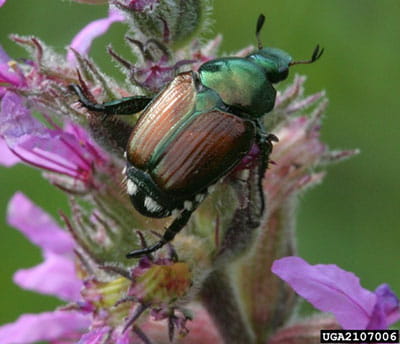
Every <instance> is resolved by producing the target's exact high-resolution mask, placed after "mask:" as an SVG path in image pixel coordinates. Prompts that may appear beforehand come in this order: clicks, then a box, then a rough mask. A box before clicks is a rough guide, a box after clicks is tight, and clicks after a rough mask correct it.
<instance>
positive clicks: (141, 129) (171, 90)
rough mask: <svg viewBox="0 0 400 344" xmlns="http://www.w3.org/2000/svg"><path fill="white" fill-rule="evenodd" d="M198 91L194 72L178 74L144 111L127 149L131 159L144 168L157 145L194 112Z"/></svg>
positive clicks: (137, 165)
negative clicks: (188, 114) (186, 116)
mask: <svg viewBox="0 0 400 344" xmlns="http://www.w3.org/2000/svg"><path fill="white" fill-rule="evenodd" d="M195 96H196V89H195V87H194V81H193V77H192V73H191V72H187V73H181V74H179V75H178V76H177V77H176V78H175V79H174V80H173V81H172V82H171V83H170V84H169V85H168V86H167V88H166V89H165V90H164V91H162V92H161V93H160V94H159V95H158V96H157V97H156V98H155V99H154V101H153V102H152V104H151V105H150V106H149V107H148V108H147V109H146V110H145V112H144V113H143V114H142V115H141V117H140V119H139V121H138V122H137V124H136V126H135V128H134V130H133V132H132V134H131V138H130V140H129V147H128V148H127V152H129V154H128V157H127V158H128V160H129V161H130V162H131V163H132V164H134V165H135V166H136V167H139V168H145V167H146V164H147V163H148V162H149V160H150V158H151V155H152V154H153V152H154V151H155V150H156V149H157V146H158V145H159V144H161V143H162V141H163V139H166V138H167V137H168V136H169V134H170V133H171V131H172V130H173V129H174V126H175V125H176V124H177V123H179V121H180V120H181V119H182V117H183V116H184V115H185V114H187V113H189V112H190V111H191V110H192V107H193V104H194V100H195Z"/></svg>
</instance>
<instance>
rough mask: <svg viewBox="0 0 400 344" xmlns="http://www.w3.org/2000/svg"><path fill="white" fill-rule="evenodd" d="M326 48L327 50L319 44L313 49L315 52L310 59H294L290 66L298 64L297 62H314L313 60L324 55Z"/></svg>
mask: <svg viewBox="0 0 400 344" xmlns="http://www.w3.org/2000/svg"><path fill="white" fill-rule="evenodd" d="M324 50H325V49H324V48H322V49H320V47H319V44H317V46H316V47H315V49H314V51H313V53H312V55H311V58H310V59H309V60H304V61H293V62H290V63H289V66H293V65H296V64H309V63H313V62H315V61H317V60H318V59H319V58H320V57H321V56H322V54H323V53H324Z"/></svg>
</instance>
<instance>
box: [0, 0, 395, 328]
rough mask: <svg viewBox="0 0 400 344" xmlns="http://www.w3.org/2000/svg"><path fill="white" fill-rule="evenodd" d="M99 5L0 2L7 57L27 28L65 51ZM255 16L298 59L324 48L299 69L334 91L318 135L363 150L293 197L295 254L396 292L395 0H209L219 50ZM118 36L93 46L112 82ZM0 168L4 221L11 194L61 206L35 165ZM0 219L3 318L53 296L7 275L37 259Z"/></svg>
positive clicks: (248, 37) (238, 39)
mask: <svg viewBox="0 0 400 344" xmlns="http://www.w3.org/2000/svg"><path fill="white" fill-rule="evenodd" d="M244 4H245V5H244ZM106 12H107V11H106V8H105V7H104V6H89V5H79V4H76V3H71V2H67V1H57V0H36V1H32V0H18V1H15V0H9V1H8V3H7V4H6V5H5V6H4V7H3V8H1V9H0V43H1V45H3V47H4V48H5V49H6V50H7V51H8V52H9V54H10V56H13V57H15V58H17V57H20V56H26V55H25V52H24V51H23V50H22V49H20V48H19V47H17V46H16V45H14V44H12V43H11V42H9V41H8V39H7V35H8V34H10V33H18V34H23V35H29V34H32V35H35V36H38V37H40V38H41V39H43V40H44V41H45V42H47V43H48V44H49V45H51V46H53V47H54V48H55V49H56V50H57V51H58V52H60V53H62V52H64V51H65V50H64V47H65V46H67V45H68V44H69V42H70V41H71V39H72V38H73V37H74V35H75V34H76V33H77V32H78V31H79V30H80V29H81V28H82V27H83V26H84V25H85V24H86V23H88V22H90V21H92V20H94V19H96V18H101V17H104V16H105V15H106ZM259 13H264V14H265V15H266V17H267V23H266V25H265V28H264V30H263V32H262V39H263V42H264V45H270V46H276V47H279V48H282V49H284V50H286V51H288V52H289V53H290V54H291V55H292V56H294V57H295V58H297V59H302V58H307V57H308V56H309V55H310V53H311V51H312V49H313V48H314V46H315V44H316V43H320V44H321V45H322V46H324V47H325V48H326V53H325V54H324V56H323V58H322V59H321V60H320V61H319V62H318V63H316V64H314V65H312V66H304V67H298V68H297V69H296V71H297V72H299V73H303V74H306V75H307V76H308V81H307V83H306V86H307V93H312V92H316V91H319V90H321V89H325V90H326V91H327V94H328V96H329V98H330V105H329V107H328V112H327V116H326V117H325V120H324V125H323V129H322V137H323V140H324V141H325V142H327V143H328V144H329V146H330V147H331V148H335V149H339V148H341V149H343V148H360V149H361V154H360V155H359V156H357V157H355V158H353V159H351V160H348V161H346V162H344V163H341V164H337V165H334V166H331V167H330V168H329V171H328V172H329V173H328V175H327V177H326V179H325V182H324V183H323V184H322V185H320V186H318V187H316V188H314V189H312V190H311V191H309V192H308V193H307V194H305V195H304V196H302V197H301V205H300V207H299V211H298V214H297V215H298V242H299V253H300V255H301V256H302V257H303V258H305V259H307V260H309V261H310V262H311V263H335V264H338V265H339V266H341V267H342V268H344V269H347V270H350V271H353V272H355V273H356V274H357V275H358V276H360V278H361V281H362V285H363V286H364V287H366V288H368V289H374V288H375V287H376V286H377V285H378V284H380V283H382V282H388V283H389V284H390V285H391V286H392V287H393V289H394V290H395V291H396V292H397V293H398V294H400V279H399V275H398V274H399V268H400V259H399V251H398V247H399V239H400V234H399V219H400V207H399V206H400V195H399V189H400V188H399V184H400V181H399V172H400V171H399V143H398V140H399V124H400V121H399V107H400V95H399V81H400V66H399V64H400V20H399V18H400V1H398V0H379V1H376V0H331V1H317V0H302V1H293V0H280V1H272V0H271V1H265V0H260V1H254V0H253V1H245V2H243V1H242V0H230V1H222V0H219V1H215V11H214V13H213V16H212V18H213V20H214V25H213V26H212V30H213V32H215V33H218V32H220V33H223V34H224V42H223V45H222V52H225V53H229V52H232V51H236V50H239V49H241V48H243V47H245V46H247V45H248V44H250V43H252V44H254V43H255V38H254V26H255V21H256V18H257V16H258V14H259ZM124 33H125V27H124V25H122V24H115V25H113V27H112V29H111V30H110V32H109V33H108V34H107V35H105V36H103V37H101V38H99V39H97V40H96V41H95V43H94V45H93V49H92V56H93V58H94V59H95V60H96V61H98V62H99V64H100V65H101V66H102V67H103V68H104V70H105V72H107V73H110V74H113V75H117V76H118V77H119V78H122V76H121V74H119V72H118V70H117V69H116V68H115V67H114V66H113V65H112V63H111V62H110V58H109V56H107V54H106V53H105V48H104V47H105V46H106V45H107V44H109V43H110V42H112V44H113V46H114V47H115V48H116V50H118V51H122V52H123V51H124V49H126V50H127V47H126V46H125V45H124V42H123V35H124ZM211 36H212V35H211V34H210V35H209V37H211ZM292 77H293V74H292V76H291V77H290V79H292ZM282 87H284V85H282ZM0 176H1V177H0V178H1V194H0V208H1V209H2V210H1V211H2V213H1V217H2V218H4V214H5V209H6V206H7V202H8V200H9V199H10V197H11V196H12V195H13V194H14V192H15V191H16V190H21V191H23V192H24V193H25V194H26V195H28V196H29V197H30V198H31V199H33V200H34V201H35V202H36V203H37V204H39V205H40V206H41V207H43V208H44V209H45V210H46V211H48V212H49V213H51V214H53V215H54V216H57V210H58V209H66V201H65V198H64V196H63V194H61V192H59V191H57V190H55V188H53V187H52V186H50V185H49V184H48V183H47V182H46V181H45V180H43V179H42V178H41V176H40V173H39V172H38V171H35V170H32V169H31V168H28V167H26V166H22V165H19V166H16V167H13V168H11V169H6V168H0ZM1 221H2V222H1V230H0V262H1V274H0V288H1V289H0V290H1V301H0V303H1V311H0V324H1V323H4V322H9V321H12V320H14V319H15V318H16V317H17V316H18V315H19V314H21V313H26V312H29V313H31V312H41V311H45V310H50V309H52V308H53V307H54V306H55V305H57V304H58V301H57V300H55V299H54V298H52V297H49V296H41V295H37V294H34V293H31V292H29V291H25V290H21V289H20V288H19V287H17V286H15V285H14V284H13V283H12V274H13V272H14V271H15V270H17V269H18V268H26V267H30V266H33V265H35V264H37V263H39V262H40V261H41V255H40V251H39V249H38V248H36V247H34V246H33V245H31V244H30V243H29V242H28V241H27V240H26V239H25V238H24V237H23V236H22V235H21V234H20V233H19V232H17V231H15V230H14V229H12V228H10V227H8V226H7V224H6V223H5V221H4V220H1ZM44 282H45V281H44Z"/></svg>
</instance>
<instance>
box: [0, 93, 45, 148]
mask: <svg viewBox="0 0 400 344" xmlns="http://www.w3.org/2000/svg"><path fill="white" fill-rule="evenodd" d="M44 130H45V127H44V126H43V124H41V123H40V122H39V121H38V120H36V119H35V118H34V117H33V116H32V114H31V111H30V110H29V109H28V108H26V106H25V105H24V101H23V99H22V98H21V97H20V96H18V95H17V94H15V93H13V92H6V93H5V95H4V97H3V98H2V101H1V103H0V135H1V136H2V137H4V139H5V141H6V142H7V144H8V146H9V147H10V146H13V145H14V144H15V143H16V142H18V140H19V139H20V138H21V137H23V136H25V135H39V134H42V133H43V132H44Z"/></svg>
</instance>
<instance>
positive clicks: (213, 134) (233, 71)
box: [71, 15, 324, 258]
mask: <svg viewBox="0 0 400 344" xmlns="http://www.w3.org/2000/svg"><path fill="white" fill-rule="evenodd" d="M264 20H265V17H264V16H263V15H260V16H259V18H258V21H257V26H256V38H257V42H258V49H257V50H255V51H254V52H252V53H250V54H249V55H247V56H246V57H223V58H217V59H214V60H210V61H208V62H205V63H204V64H202V65H201V66H200V68H199V69H198V71H197V72H194V71H191V72H183V73H180V74H178V75H177V76H176V77H175V78H174V79H173V80H172V81H171V82H170V83H169V84H167V85H166V86H165V87H164V89H163V90H162V91H161V92H160V93H158V94H157V95H156V96H155V97H154V98H150V97H145V96H133V97H127V98H122V99H117V100H114V101H111V102H106V103H102V104H97V103H94V102H91V101H90V100H89V99H88V98H87V97H86V96H85V94H84V92H83V90H82V89H81V88H80V87H79V86H78V85H71V88H72V90H73V91H74V92H75V93H76V94H77V96H78V98H79V101H80V103H81V104H82V105H83V106H84V107H86V108H87V109H88V110H90V111H94V112H100V113H103V114H105V115H114V114H119V115H123V114H134V113H137V112H139V111H142V110H143V111H142V113H141V115H140V117H139V119H138V121H137V122H136V124H135V126H134V128H133V131H132V133H131V135H130V138H129V140H128V143H127V147H126V160H127V166H126V170H125V171H126V172H125V173H126V177H127V193H128V194H129V196H130V200H131V202H132V204H133V206H134V207H135V208H136V209H137V210H138V211H139V212H140V213H141V214H143V215H145V216H147V217H153V218H164V217H168V216H171V215H174V216H175V218H174V220H173V221H172V223H171V224H170V225H169V227H168V228H166V229H165V232H164V234H163V236H162V237H161V239H160V240H159V241H158V242H156V243H155V244H154V245H152V246H149V247H145V248H142V249H139V250H135V251H132V252H129V253H128V254H127V257H128V258H138V257H140V256H142V255H145V254H150V253H152V252H154V251H156V250H158V249H160V248H161V247H163V246H164V245H165V244H166V243H168V242H170V241H171V240H173V239H174V237H175V235H176V234H177V233H178V232H179V231H180V230H181V229H182V228H183V227H184V226H185V225H186V224H187V223H188V221H189V219H190V217H191V215H192V214H193V212H194V211H195V210H196V208H197V207H198V206H199V205H200V204H201V202H202V201H203V200H204V198H205V197H206V196H207V195H208V194H209V193H210V191H211V189H212V188H213V185H214V184H216V183H217V182H218V181H219V180H221V179H222V178H224V177H225V176H227V175H229V173H230V172H231V171H232V170H233V169H234V168H235V167H237V166H238V165H239V164H240V163H241V161H242V159H243V158H244V157H246V155H247V154H248V153H249V152H250V150H251V149H252V147H253V146H254V145H256V146H257V147H258V149H259V152H260V153H259V154H260V156H261V158H260V159H259V166H258V168H259V171H260V173H259V176H260V182H259V189H260V190H259V193H260V196H259V198H260V199H261V204H262V209H261V213H262V210H263V204H264V203H263V191H262V189H261V178H262V177H263V176H264V174H265V171H266V169H267V166H268V158H269V155H270V153H271V151H272V143H273V141H277V138H276V137H275V136H274V135H273V134H267V133H266V132H265V129H264V125H263V123H262V121H261V120H262V117H263V116H264V115H265V114H267V113H268V112H270V111H271V110H272V109H273V107H274V104H275V96H276V90H275V88H274V86H273V84H275V83H278V82H280V81H282V80H285V79H286V78H287V76H288V73H289V67H290V66H293V65H295V64H300V63H305V64H307V63H313V62H314V61H316V60H317V59H319V58H320V57H321V55H322V53H323V51H324V50H323V49H320V48H319V45H317V46H316V48H315V49H314V51H313V53H312V56H311V58H310V59H309V60H306V61H293V60H292V57H291V56H290V55H289V54H287V53H286V52H284V51H282V50H280V49H277V48H263V46H262V44H261V40H260V37H259V34H260V31H261V29H262V26H263V24H264Z"/></svg>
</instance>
